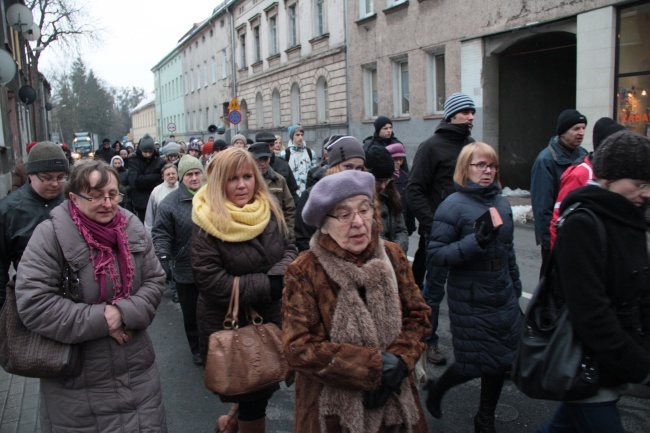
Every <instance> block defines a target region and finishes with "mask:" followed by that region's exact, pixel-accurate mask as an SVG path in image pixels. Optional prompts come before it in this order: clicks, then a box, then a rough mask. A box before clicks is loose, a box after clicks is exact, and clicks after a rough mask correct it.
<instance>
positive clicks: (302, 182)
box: [281, 125, 314, 197]
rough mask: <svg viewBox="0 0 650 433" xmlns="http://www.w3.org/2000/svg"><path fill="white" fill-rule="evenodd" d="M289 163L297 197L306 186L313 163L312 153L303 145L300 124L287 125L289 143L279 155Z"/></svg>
mask: <svg viewBox="0 0 650 433" xmlns="http://www.w3.org/2000/svg"><path fill="white" fill-rule="evenodd" d="M281 156H283V158H284V160H285V161H287V163H288V164H289V168H290V169H291V172H292V173H293V176H294V177H295V179H296V183H297V184H298V190H297V191H296V194H297V195H298V197H300V195H301V194H302V193H303V191H304V190H305V189H306V188H307V174H308V173H309V170H310V169H311V168H312V167H313V165H314V155H313V153H312V151H311V149H310V148H308V147H307V146H306V145H305V130H304V129H303V127H302V126H300V125H293V126H290V127H289V144H288V145H287V148H286V149H285V150H284V153H283V154H282V155H281Z"/></svg>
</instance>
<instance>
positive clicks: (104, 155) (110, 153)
mask: <svg viewBox="0 0 650 433" xmlns="http://www.w3.org/2000/svg"><path fill="white" fill-rule="evenodd" d="M115 155H118V152H117V150H115V149H113V148H112V147H111V140H109V139H108V138H105V139H104V140H103V141H102V148H101V149H97V151H96V152H95V156H93V159H103V160H104V161H106V164H110V163H111V159H112V158H113V157H114V156H115Z"/></svg>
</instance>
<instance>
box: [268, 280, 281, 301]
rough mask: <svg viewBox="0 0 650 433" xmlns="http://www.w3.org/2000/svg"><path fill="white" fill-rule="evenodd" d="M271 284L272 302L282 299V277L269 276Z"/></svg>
mask: <svg viewBox="0 0 650 433" xmlns="http://www.w3.org/2000/svg"><path fill="white" fill-rule="evenodd" d="M269 282H270V283H271V300H272V301H277V300H279V299H282V288H283V287H284V278H283V277H282V275H269Z"/></svg>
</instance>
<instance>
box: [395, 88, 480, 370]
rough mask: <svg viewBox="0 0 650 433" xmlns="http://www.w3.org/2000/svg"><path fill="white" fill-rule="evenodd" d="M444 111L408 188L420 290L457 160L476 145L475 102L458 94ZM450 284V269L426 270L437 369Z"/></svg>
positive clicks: (415, 272) (451, 189) (431, 354)
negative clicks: (441, 314)
mask: <svg viewBox="0 0 650 433" xmlns="http://www.w3.org/2000/svg"><path fill="white" fill-rule="evenodd" d="M444 108H445V114H444V116H445V118H444V119H443V120H442V121H440V125H439V126H438V128H437V129H436V131H435V133H434V134H433V136H431V137H430V138H428V139H427V140H425V141H424V142H422V144H420V146H419V147H418V151H417V153H416V154H415V158H414V159H413V167H412V168H411V177H410V178H409V182H408V185H407V187H406V191H407V192H406V197H407V201H408V205H409V208H410V209H411V211H412V212H413V214H414V215H415V218H417V220H418V222H419V228H418V232H419V234H420V243H419V246H418V251H417V253H416V254H415V258H414V260H413V275H414V277H415V281H416V282H417V283H418V285H419V286H420V287H422V286H423V279H424V271H425V267H426V264H425V248H426V244H427V240H428V238H429V236H430V234H431V226H432V225H433V215H434V214H435V213H436V209H437V208H438V205H440V203H442V201H443V200H444V199H445V198H446V197H447V196H449V195H450V194H452V193H453V192H454V191H455V189H454V182H453V176H454V170H455V169H456V160H457V159H458V155H459V154H460V151H461V149H462V148H463V146H465V145H466V144H468V143H472V142H473V141H474V139H473V138H472V137H470V131H471V130H472V126H473V123H474V113H475V112H476V108H475V106H474V101H472V99H471V98H470V97H469V96H467V95H465V94H463V93H454V94H453V95H451V96H450V97H449V98H448V99H447V101H445V105H444ZM446 280H447V268H445V267H439V266H434V265H431V266H429V267H426V281H424V287H423V290H422V296H423V297H424V300H425V301H426V302H427V305H429V307H431V326H432V327H433V332H432V333H431V335H430V336H429V337H427V340H426V342H427V345H428V348H427V359H428V360H429V361H430V362H431V363H433V364H435V365H444V364H446V362H447V358H446V357H445V355H444V353H443V351H442V350H441V349H440V348H439V347H438V334H436V330H437V329H438V313H439V310H440V302H442V299H443V298H444V296H445V282H446Z"/></svg>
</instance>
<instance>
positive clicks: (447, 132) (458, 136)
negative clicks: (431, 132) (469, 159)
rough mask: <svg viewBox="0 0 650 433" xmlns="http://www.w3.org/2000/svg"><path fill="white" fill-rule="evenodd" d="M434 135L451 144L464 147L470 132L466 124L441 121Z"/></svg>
mask: <svg viewBox="0 0 650 433" xmlns="http://www.w3.org/2000/svg"><path fill="white" fill-rule="evenodd" d="M435 133H436V134H440V135H442V136H444V137H445V138H447V139H448V140H449V141H451V142H454V143H462V145H463V146H464V145H465V144H466V143H467V142H468V141H467V138H468V137H469V135H470V134H471V133H472V130H471V129H470V128H469V125H468V124H467V123H449V122H447V121H446V120H444V119H443V120H441V121H440V124H439V125H438V127H437V128H436V132H435ZM471 141H474V140H471Z"/></svg>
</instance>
